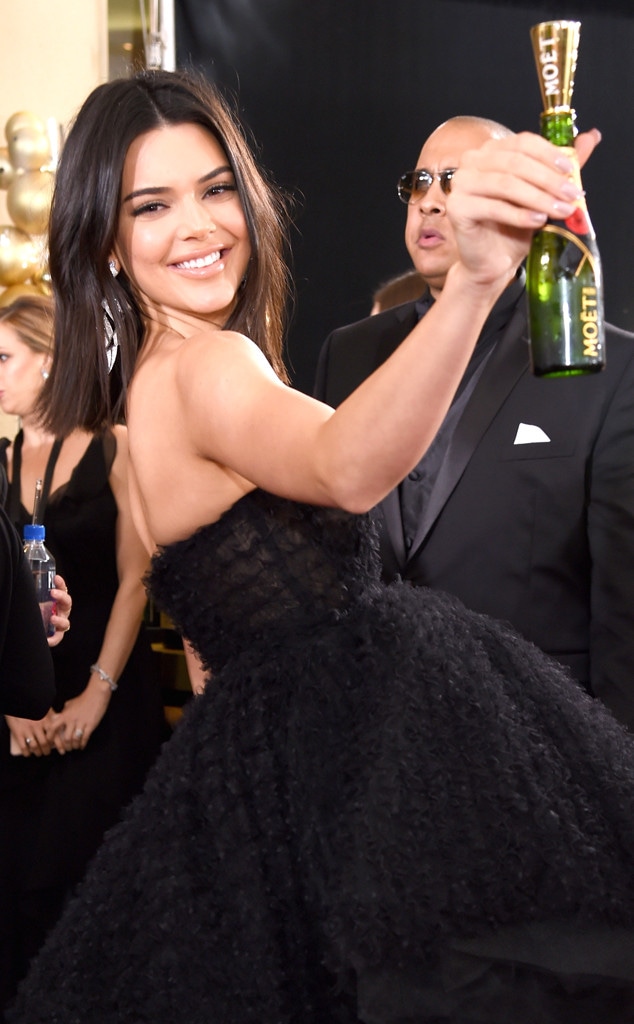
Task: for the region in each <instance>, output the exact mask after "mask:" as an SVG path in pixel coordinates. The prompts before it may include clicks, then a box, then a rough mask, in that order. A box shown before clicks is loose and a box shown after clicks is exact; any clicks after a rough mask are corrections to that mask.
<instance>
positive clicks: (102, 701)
mask: <svg viewBox="0 0 634 1024" xmlns="http://www.w3.org/2000/svg"><path fill="white" fill-rule="evenodd" d="M52 326H53V304H52V300H51V299H48V298H46V297H44V296H41V297H38V296H24V297H21V298H18V299H16V300H15V301H14V302H13V303H11V304H10V305H7V306H5V307H3V308H2V309H0V406H1V407H2V409H3V411H4V412H5V413H9V414H11V415H16V416H19V417H20V422H21V429H20V431H19V433H18V434H17V436H16V437H15V439H14V440H13V441H12V442H11V443H9V442H8V441H7V440H6V439H4V443H2V442H0V444H2V448H1V452H0V458H1V459H2V460H3V461H4V460H6V468H7V471H8V476H9V481H10V486H9V494H8V498H7V511H8V513H9V515H10V517H11V519H12V521H13V522H14V524H15V525H16V527H18V529H19V530H21V529H22V527H23V526H24V525H25V524H26V523H28V522H30V521H31V519H32V516H33V504H34V496H35V484H36V480H38V479H40V480H42V481H43V490H42V496H41V499H40V501H39V506H38V510H37V515H38V521H40V522H43V523H44V525H45V526H46V544H47V547H48V548H49V549H50V550H51V552H52V554H53V555H54V557H55V560H56V565H57V568H58V569H59V571H60V572H62V574H63V575H64V577H65V579H66V580H67V581H68V584H69V586H70V588H71V590H72V592H73V594H74V597H75V604H76V610H75V617H74V623H73V625H74V629H73V632H72V634H69V636H68V638H67V640H66V642H65V643H64V644H63V646H62V647H61V648H60V649H59V650H57V649H56V650H55V652H54V655H53V660H54V666H55V686H56V691H57V696H56V699H55V702H54V703H53V704H52V706H50V705H49V708H48V709H46V710H47V711H48V713H47V714H46V715H45V716H44V717H43V718H42V717H41V715H40V716H38V718H39V719H40V720H35V721H34V720H32V719H31V718H26V717H22V716H20V717H18V716H17V715H16V714H15V713H13V714H7V715H6V717H5V723H6V726H5V728H6V727H8V732H9V734H10V736H9V737H6V736H5V737H3V739H4V742H5V744H6V745H7V747H8V746H9V745H10V749H11V752H12V754H14V755H22V756H13V757H10V756H6V750H5V758H4V763H3V769H2V774H3V777H4V785H3V789H4V790H5V797H6V798H7V799H8V800H9V801H10V803H11V807H13V812H12V811H11V810H10V809H8V808H7V807H6V806H5V817H4V819H3V820H5V821H7V820H8V821H9V822H10V823H11V828H10V830H9V831H10V834H11V843H12V849H13V855H14V858H15V872H14V873H13V874H10V875H9V876H7V873H6V872H5V874H4V877H3V882H4V884H5V885H6V886H7V889H8V891H9V892H10V898H9V897H8V898H7V901H6V902H7V903H8V904H9V909H8V910H7V911H6V912H5V913H4V914H3V915H2V935H3V942H4V943H8V945H9V946H10V948H11V949H12V954H11V956H10V960H11V961H12V962H13V966H12V967H11V968H9V969H8V976H7V975H5V974H4V973H3V982H4V983H3V986H2V987H3V991H4V992H7V993H10V992H11V991H14V989H15V984H16V981H17V979H18V978H19V977H21V976H22V975H23V974H24V973H25V970H26V966H27V963H28V960H29V959H30V958H31V957H32V956H33V955H34V953H35V952H36V951H37V949H38V948H39V946H40V945H41V943H42V941H43V939H44V937H45V935H46V933H47V932H48V931H49V930H50V928H51V927H52V925H53V924H54V923H55V921H56V920H57V917H58V916H59V913H60V912H61V908H62V906H63V903H64V902H65V900H66V898H67V896H68V893H69V891H70V889H71V887H72V886H74V885H75V883H76V882H78V881H79V879H80V878H81V877H82V875H83V873H84V869H85V867H86V864H87V862H88V860H89V859H90V857H92V855H93V853H94V852H95V850H96V849H97V846H98V845H99V843H100V841H101V839H102V837H103V834H104V832H105V830H106V829H107V828H109V827H110V825H112V824H113V823H114V822H115V821H116V820H117V819H118V817H119V813H120V810H121V808H122V806H123V805H124V804H125V803H127V802H128V800H129V799H130V798H131V796H132V795H133V794H134V793H135V792H136V791H137V790H139V789H140V788H141V786H142V783H143V781H144V779H145V775H146V773H147V769H148V768H149V766H150V764H151V763H152V761H153V760H154V758H155V756H156V754H157V753H158V749H159V745H160V743H161V741H162V739H163V738H164V733H163V726H164V719H163V714H162V706H161V695H160V690H159V687H158V685H157V683H156V681H155V678H154V675H153V672H152V665H151V652H150V647H149V641H148V639H147V636H146V635H145V632H144V631H143V629H142V628H141V624H142V618H143V613H144V607H145V601H146V596H145V588H144V585H143V582H142V576H143V574H144V572H145V571H146V569H147V563H148V559H147V554H146V552H145V550H144V548H143V545H142V543H141V541H140V540H139V537H138V534H137V532H136V530H135V528H134V526H133V523H132V517H131V514H130V509H129V502H128V493H127V476H126V474H127V432H126V429H125V427H123V426H118V425H117V426H115V427H113V428H112V430H107V431H103V432H99V433H97V434H91V433H90V432H88V431H85V430H74V431H71V432H70V433H69V434H67V435H65V436H64V437H60V438H56V437H55V436H54V435H53V434H51V433H49V432H48V431H47V430H46V429H44V427H43V426H42V423H41V421H40V418H39V416H38V415H37V413H36V412H35V406H36V404H37V401H38V399H39V395H40V391H41V388H42V385H43V384H44V381H45V379H46V378H47V376H48V372H49V366H50V364H51V359H52ZM61 755H65V756H61ZM26 759H28V760H26ZM36 759H37V761H38V763H37V764H36V763H34V761H35V760H36ZM17 794H19V799H18V798H17ZM27 802H28V803H27ZM27 805H28V807H29V809H30V810H29V813H28V815H26V814H25V813H24V808H25V806H27ZM6 960H7V958H6V957H5V958H4V962H5V963H6Z"/></svg>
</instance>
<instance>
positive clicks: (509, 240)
mask: <svg viewBox="0 0 634 1024" xmlns="http://www.w3.org/2000/svg"><path fill="white" fill-rule="evenodd" d="M597 141H598V133H587V135H586V136H585V137H584V139H583V141H582V143H581V147H580V148H581V150H582V152H583V159H584V161H585V160H586V159H587V158H588V156H589V155H590V153H591V152H592V149H594V146H595V145H596V143H597ZM573 173H574V165H573V162H572V160H571V159H570V157H569V156H567V155H566V154H564V153H562V151H561V149H559V148H558V147H557V146H555V145H553V144H552V143H550V142H548V141H547V140H546V139H544V138H542V137H541V136H539V135H537V134H533V133H530V132H522V133H520V134H517V135H510V136H507V137H505V138H503V139H491V140H489V141H488V142H486V143H485V144H484V145H483V146H481V147H479V148H478V149H475V150H471V151H469V152H467V153H465V154H464V155H463V157H462V160H461V165H460V168H459V169H458V170H457V171H456V173H455V174H454V177H453V179H452V190H451V194H450V195H449V196H448V198H447V215H448V216H449V218H450V220H451V223H452V226H453V229H454V232H455V236H456V241H457V244H458V249H459V253H460V260H459V263H457V264H456V265H455V266H456V268H458V267H460V266H461V267H462V268H463V269H462V271H457V272H464V270H466V271H467V276H468V278H469V279H470V280H471V281H472V282H473V283H475V284H490V283H491V282H493V281H496V280H497V281H498V282H499V290H500V291H501V290H502V289H503V288H504V287H505V286H506V285H507V284H508V282H509V280H510V278H511V277H512V276H513V274H514V273H515V272H516V270H517V268H518V266H519V265H520V263H521V262H522V260H523V259H524V258H525V257H526V255H527V254H528V251H529V249H530V245H531V241H532V238H533V234H534V232H535V231H536V230H537V229H539V228H540V227H543V225H544V224H545V223H546V221H547V219H548V218H549V217H558V218H565V217H569V216H571V214H572V213H573V212H574V210H575V208H576V203H577V202H578V200H579V198H580V196H581V194H582V193H581V190H580V188H579V186H578V185H575V183H574V181H573V180H572V176H573ZM454 270H455V268H452V271H450V273H452V272H454Z"/></svg>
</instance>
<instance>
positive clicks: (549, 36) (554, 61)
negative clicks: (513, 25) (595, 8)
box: [531, 21, 581, 114]
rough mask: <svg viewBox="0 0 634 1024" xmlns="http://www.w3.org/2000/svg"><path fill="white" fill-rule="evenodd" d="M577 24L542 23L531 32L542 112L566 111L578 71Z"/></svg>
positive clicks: (570, 103) (564, 22)
mask: <svg viewBox="0 0 634 1024" xmlns="http://www.w3.org/2000/svg"><path fill="white" fill-rule="evenodd" d="M580 29H581V22H579V21H542V22H540V24H539V25H534V26H533V28H532V29H531V41H532V44H533V54H534V56H535V63H536V65H537V75H538V78H539V85H540V88H541V92H542V102H543V104H544V112H545V113H547V114H548V113H556V112H557V111H563V110H569V109H570V108H571V106H572V91H573V88H574V84H575V71H576V69H577V51H578V49H579V31H580Z"/></svg>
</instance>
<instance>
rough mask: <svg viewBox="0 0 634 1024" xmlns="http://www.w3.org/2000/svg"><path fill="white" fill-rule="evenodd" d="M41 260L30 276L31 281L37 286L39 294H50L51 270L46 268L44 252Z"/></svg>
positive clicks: (51, 292)
mask: <svg viewBox="0 0 634 1024" xmlns="http://www.w3.org/2000/svg"><path fill="white" fill-rule="evenodd" d="M42 260H43V262H42V263H41V264H40V266H39V267H38V268H37V270H36V271H35V272H34V273H33V275H32V276H31V281H32V282H33V284H34V285H36V286H37V289H38V291H39V292H40V294H41V295H52V294H53V285H52V282H51V272H50V270H49V269H48V263H47V259H46V254H44V255H43V257H42Z"/></svg>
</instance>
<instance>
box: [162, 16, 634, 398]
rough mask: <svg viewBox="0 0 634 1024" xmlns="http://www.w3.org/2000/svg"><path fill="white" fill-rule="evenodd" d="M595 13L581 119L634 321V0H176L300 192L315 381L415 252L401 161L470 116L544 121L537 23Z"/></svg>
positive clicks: (188, 48) (306, 351)
mask: <svg viewBox="0 0 634 1024" xmlns="http://www.w3.org/2000/svg"><path fill="white" fill-rule="evenodd" d="M558 18H575V19H578V20H580V21H581V23H582V26H581V43H580V50H579V61H578V67H577V75H576V85H575V92H574V106H575V107H576V110H577V124H578V126H579V128H580V129H581V130H583V129H586V128H590V127H592V126H596V127H598V128H600V129H601V132H602V134H603V142H602V143H601V146H600V147H599V149H598V150H597V152H596V153H595V154H594V156H593V158H592V160H591V162H590V164H589V165H588V167H587V168H586V170H585V171H584V185H585V188H586V192H587V195H588V205H589V209H590V213H591V216H592V220H593V222H594V226H595V229H596V232H597V236H598V240H599V245H600V249H601V253H602V257H603V264H604V273H605V280H606V312H607V316H608V319H609V320H611V321H612V322H613V323H617V324H619V325H621V326H623V327H627V328H629V329H632V330H634V295H633V294H632V288H633V285H634V273H633V272H634V141H633V139H632V121H633V116H634V70H633V67H634V61H633V55H634V0H619V2H617V0H585V2H584V0H578V2H570V0H559V2H557V3H556V4H554V5H553V4H545V3H532V4H524V3H515V2H512V0H506V2H504V3H494V2H488V3H487V2H483V0H461V2H459V0H365V2H361V0H316V2H312V0H176V48H177V62H178V64H179V66H182V65H187V64H192V65H194V66H195V67H198V68H201V69H202V70H203V71H204V72H205V74H206V75H207V77H208V78H210V79H211V80H212V81H214V82H216V83H217V84H218V85H219V86H220V87H221V88H222V90H223V91H224V92H225V93H227V94H228V95H231V96H232V97H234V98H235V99H236V100H237V104H238V109H239V111H240V114H241V116H242V119H243V121H244V122H245V123H246V125H247V127H248V128H249V129H250V131H251V133H252V134H253V136H254V137H255V139H256V141H257V144H258V148H259V155H260V160H261V163H263V165H264V166H265V167H266V168H268V170H269V171H270V172H271V173H272V175H273V177H274V178H275V179H276V181H277V182H278V183H279V184H280V185H282V186H283V187H284V188H285V189H286V190H287V191H290V192H291V193H292V194H293V196H294V197H295V198H296V200H297V205H296V209H295V229H294V233H293V238H292V243H293V253H294V271H295V286H296V292H297V299H296V307H295V312H294V315H293V319H292V322H291V326H290V330H289V342H288V361H289V364H290V369H291V372H292V375H293V379H294V382H295V383H296V384H297V386H298V387H300V388H302V389H304V390H308V391H310V390H311V388H312V380H313V374H314V369H315V363H316V359H317V354H318V351H319V346H320V345H321V342H322V341H323V340H324V338H325V336H326V335H327V333H328V332H329V331H330V330H331V329H333V328H334V327H337V326H340V325H342V324H344V323H349V322H351V321H353V320H357V319H359V318H361V317H363V316H365V315H366V314H367V313H368V312H369V308H370V302H371V295H372V292H373V291H374V289H375V287H376V286H377V285H378V284H379V283H380V282H381V281H383V280H384V279H385V278H387V277H390V276H391V275H392V274H394V273H398V272H400V271H401V270H405V269H406V268H407V267H408V266H410V263H409V258H408V256H407V252H406V250H405V246H404V243H403V227H404V223H405V208H404V207H403V206H402V205H401V204H400V203H399V202H398V200H397V199H396V190H395V182H396V179H397V178H398V176H399V174H401V173H402V172H403V171H405V170H409V169H411V168H412V167H414V166H415V163H416V158H417V156H418V153H419V151H420V148H421V146H422V143H423V141H424V140H425V138H426V136H427V135H428V134H429V132H430V131H432V129H433V128H435V127H436V125H437V124H439V123H440V122H441V121H443V120H445V119H446V118H448V117H451V116H453V115H455V114H477V115H480V116H485V117H491V118H494V119H495V120H497V121H501V122H503V123H504V124H507V125H508V126H509V127H510V128H513V129H514V130H517V131H519V130H523V129H527V128H528V129H532V130H538V128H539V115H540V112H541V98H540V92H539V86H538V81H537V73H536V70H535V65H534V59H533V53H532V48H531V42H530V36H529V29H530V27H531V26H532V25H534V24H535V23H536V22H538V21H545V20H553V19H558Z"/></svg>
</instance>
